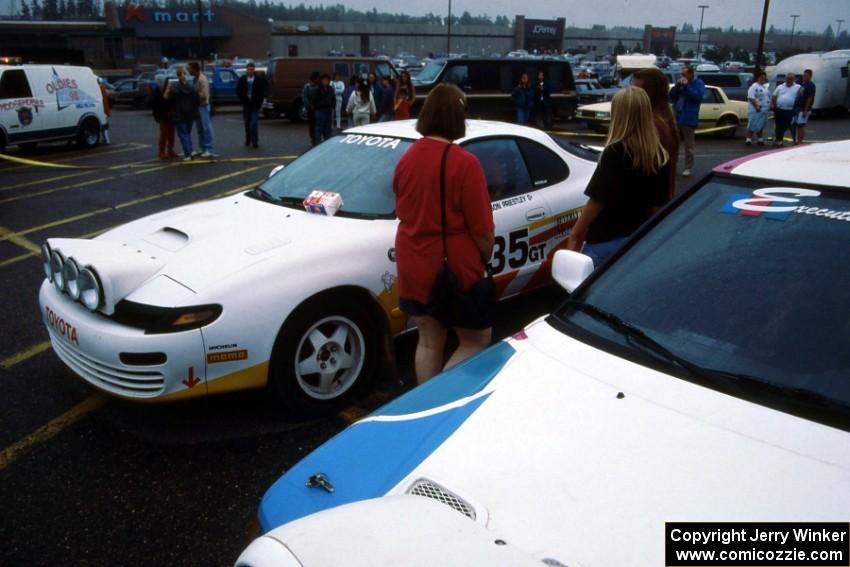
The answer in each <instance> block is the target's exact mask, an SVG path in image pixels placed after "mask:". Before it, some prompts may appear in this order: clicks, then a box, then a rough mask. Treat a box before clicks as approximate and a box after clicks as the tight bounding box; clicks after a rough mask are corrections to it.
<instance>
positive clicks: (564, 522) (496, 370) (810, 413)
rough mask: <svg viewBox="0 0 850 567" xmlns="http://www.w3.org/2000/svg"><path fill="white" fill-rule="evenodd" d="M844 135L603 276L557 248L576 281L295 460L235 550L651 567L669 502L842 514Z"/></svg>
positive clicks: (845, 443)
mask: <svg viewBox="0 0 850 567" xmlns="http://www.w3.org/2000/svg"><path fill="white" fill-rule="evenodd" d="M848 153H850V141H845V142H837V143H831V144H820V145H811V146H806V147H798V148H794V149H792V150H786V151H780V152H772V153H767V154H761V155H760V156H755V157H752V158H747V159H744V160H739V161H737V162H732V163H729V164H726V165H724V166H721V167H719V168H717V169H715V171H714V173H713V174H712V175H710V176H708V177H707V178H706V179H705V180H703V181H702V183H700V184H699V186H697V187H695V188H694V189H692V190H690V191H689V192H688V193H687V194H686V195H684V196H682V197H680V198H678V199H677V200H676V201H674V202H673V203H671V204H670V205H669V206H668V207H666V208H665V209H664V210H663V211H662V212H661V213H660V214H659V215H656V216H655V217H654V218H653V219H651V220H650V221H649V222H648V223H647V224H646V225H644V226H643V227H641V228H640V229H638V231H637V233H636V234H635V235H634V236H633V237H632V238H631V239H630V240H629V241H628V242H627V243H626V244H625V245H624V246H623V247H622V248H621V249H620V250H619V251H618V252H617V253H615V255H614V256H612V257H611V258H610V259H609V260H608V261H607V262H606V263H604V264H603V265H602V266H600V267H599V268H597V269H596V270H595V271H593V264H592V262H591V260H590V258H588V257H587V256H584V255H582V254H579V253H577V252H572V251H559V252H557V253H556V255H555V259H554V266H553V273H554V277H555V279H556V280H557V281H558V283H560V284H561V285H562V286H563V287H564V288H565V289H566V290H567V291H569V292H571V295H570V297H569V299H567V300H566V301H565V302H564V303H563V304H562V305H561V306H560V307H558V308H557V309H556V310H555V311H554V312H553V313H552V315H550V316H549V317H547V318H545V319H540V320H538V321H536V322H534V323H532V324H531V325H529V326H528V327H526V328H525V329H524V330H522V331H520V332H518V333H516V334H515V335H514V336H513V337H512V338H511V339H508V340H506V341H502V342H500V343H498V344H496V345H495V346H493V347H491V348H490V349H488V350H486V351H484V352H483V353H480V354H479V355H477V356H476V357H474V358H472V359H470V360H469V361H467V362H465V363H464V364H461V365H459V366H457V367H455V368H453V369H451V370H449V371H447V372H445V373H443V374H442V375H439V376H437V377H435V378H434V379H432V380H431V381H429V382H427V383H425V384H424V385H422V386H420V387H419V388H417V389H416V390H413V391H412V392H410V393H408V394H407V395H405V396H403V397H401V398H399V399H397V400H395V401H393V402H392V403H390V404H389V405H387V406H385V407H383V408H382V409H379V410H378V411H377V412H375V413H373V414H372V415H370V416H369V417H367V418H365V419H363V420H361V421H360V422H358V423H356V424H355V425H353V426H351V427H349V428H348V429H346V430H345V431H343V432H342V433H340V434H339V435H337V436H336V437H334V438H333V439H331V440H330V441H328V442H327V443H325V444H324V445H322V446H321V447H319V448H318V449H317V450H316V451H314V452H313V453H312V454H311V455H309V456H308V457H306V458H305V459H304V460H302V461H301V462H300V463H298V464H296V465H295V466H294V467H293V468H291V469H290V470H289V471H287V472H286V474H284V475H283V476H282V477H281V478H280V479H279V480H278V481H277V482H276V483H275V484H274V485H273V486H272V487H271V488H270V489H269V490H268V492H266V494H265V496H264V498H263V500H262V503H261V505H260V509H259V520H260V525H261V528H262V530H263V531H264V532H265V535H264V536H262V537H260V538H258V539H257V540H255V542H254V543H253V544H251V545H250V547H248V549H247V550H246V551H245V552H244V553H243V555H242V556H241V557H240V559H239V560H238V561H237V563H236V565H237V567H271V566H300V567H325V566H331V565H341V564H344V565H346V566H348V567H360V566H366V565H406V566H423V567H425V566H429V567H430V566H433V565H440V566H461V565H511V566H514V565H522V566H525V565H528V566H533V565H538V566H539V565H541V564H546V565H585V566H620V565H637V566H652V565H666V564H669V562H667V561H665V546H664V536H663V534H664V529H665V522H669V521H699V522H708V523H710V522H724V521H735V522H755V521H769V522H790V521H793V522H813V521H824V522H826V521H829V522H842V523H843V524H844V527H845V528H846V522H847V511H848V510H850V381H848V380H847V376H848V375H850V318H848V317H847V316H846V314H847V313H848V312H850V268H848V267H847V265H846V262H842V259H843V258H845V256H844V254H845V253H846V248H847V243H848V241H850V222H848V221H850V190H848V187H847V179H848V178H850V163H848V161H847V159H846V158H847V155H848ZM705 525H710V524H705ZM756 529H758V527H757V526H756ZM836 529H838V528H836ZM718 531H719V530H718ZM800 531H803V530H800ZM838 533H839V532H836V534H838ZM842 537H843V536H842ZM827 541H828V540H827ZM841 541H844V542H845V543H846V540H843V539H842V540H841ZM712 549H713V548H712ZM747 549H749V544H747ZM785 549H788V548H787V547H786V548H785ZM844 553H846V549H845V551H844ZM844 557H845V558H846V555H844ZM668 559H669V558H668ZM730 563H731V562H730ZM752 563H756V562H752Z"/></svg>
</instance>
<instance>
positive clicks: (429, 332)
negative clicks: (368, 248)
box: [393, 84, 494, 383]
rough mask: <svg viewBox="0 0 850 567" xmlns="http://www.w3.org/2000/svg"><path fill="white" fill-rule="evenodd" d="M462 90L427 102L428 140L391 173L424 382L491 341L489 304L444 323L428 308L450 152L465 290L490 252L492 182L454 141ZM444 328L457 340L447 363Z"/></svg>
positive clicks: (450, 212)
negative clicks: (442, 183) (442, 184)
mask: <svg viewBox="0 0 850 567" xmlns="http://www.w3.org/2000/svg"><path fill="white" fill-rule="evenodd" d="M465 106H466V102H465V99H464V95H463V92H462V91H461V90H460V89H458V88H457V87H456V86H454V85H449V84H441V85H438V86H437V87H435V88H434V89H433V90H432V91H431V92H430V93H429V94H428V98H427V99H426V100H425V104H424V105H423V107H422V111H421V112H420V114H419V119H418V121H417V123H416V129H417V131H418V132H419V133H420V134H422V136H423V138H422V139H420V140H418V141H417V142H416V143H414V144H413V145H412V146H411V147H410V148H409V149H408V150H407V151H406V152H405V154H404V155H403V156H402V158H401V160H399V163H398V166H396V169H395V175H394V176H393V191H394V192H395V195H396V215H397V216H398V219H399V221H400V222H399V226H398V231H397V233H396V241H395V249H396V261H397V263H398V284H399V295H400V297H401V301H400V307H401V310H402V311H404V312H405V313H407V314H408V315H410V316H411V317H413V322H414V323H415V324H416V326H417V327H418V328H419V342H418V344H417V347H416V378H417V381H418V382H419V383H422V382H425V381H426V380H428V379H429V378H431V377H432V376H434V375H435V374H437V373H438V372H440V371H441V370H442V369H443V368H448V367H450V366H453V365H455V364H457V363H459V362H460V361H462V360H464V359H466V358H468V357H470V356H472V355H473V354H475V353H476V352H478V351H479V350H481V349H483V348H485V347H486V346H487V345H489V344H490V337H491V326H492V323H491V321H490V318H491V316H492V313H491V311H492V310H491V304H492V302H489V301H484V302H482V303H483V305H484V306H483V307H482V309H481V310H480V312H477V313H464V314H453V317H452V318H451V320H450V321H447V322H445V324H444V322H441V321H439V320H438V319H436V318H435V317H434V316H433V315H432V310H431V309H430V308H429V306H428V300H429V297H430V294H431V289H432V287H433V286H434V280H435V279H436V277H437V273H438V272H439V271H440V268H441V267H442V261H443V241H442V220H441V213H440V169H441V168H440V164H441V161H442V159H443V155H444V153H445V152H446V149H447V145H448V152H447V153H445V155H446V165H445V194H446V234H447V239H446V240H447V249H448V266H449V268H450V269H451V271H452V273H454V275H455V276H456V277H457V280H458V283H459V285H460V287H461V289H463V290H464V291H469V290H471V289H473V288H474V287H475V286H476V284H478V283H479V282H480V281H481V280H482V279H483V278H484V277H485V276H486V265H487V263H488V262H489V260H490V255H491V253H492V250H493V230H494V224H493V212H492V209H491V207H490V196H489V194H488V193H487V181H486V179H485V177H484V171H483V170H482V169H481V164H480V163H479V162H478V159H477V158H476V157H475V156H474V155H472V154H470V153H469V152H467V151H466V150H464V149H463V148H461V147H460V146H455V145H453V144H452V141H454V140H457V139H459V138H463V137H464V136H465V135H466V122H465V116H464V113H465ZM447 326H451V327H452V329H453V330H454V332H455V333H456V334H457V337H458V341H459V345H458V348H457V350H456V351H455V352H454V353H453V354H452V356H451V358H450V359H449V361H448V362H447V363H446V365H445V367H443V364H442V361H443V353H444V350H445V345H446V336H447Z"/></svg>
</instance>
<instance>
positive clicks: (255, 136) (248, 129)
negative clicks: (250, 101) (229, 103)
mask: <svg viewBox="0 0 850 567" xmlns="http://www.w3.org/2000/svg"><path fill="white" fill-rule="evenodd" d="M242 120H243V121H244V122H245V142H250V143H252V144H257V143H259V136H260V127H259V120H260V113H259V112H258V111H256V110H254V109H253V108H251V107H250V106H243V107H242Z"/></svg>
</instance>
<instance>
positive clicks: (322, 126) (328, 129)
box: [314, 110, 333, 144]
mask: <svg viewBox="0 0 850 567" xmlns="http://www.w3.org/2000/svg"><path fill="white" fill-rule="evenodd" d="M332 118H333V112H332V111H331V110H317V111H316V126H315V128H316V130H315V132H316V133H315V135H314V137H315V140H316V143H317V144H321V143H322V142H324V141H325V140H327V139H329V138H330V137H331V134H333V132H332V126H333V122H332Z"/></svg>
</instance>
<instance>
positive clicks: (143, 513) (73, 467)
mask: <svg viewBox="0 0 850 567" xmlns="http://www.w3.org/2000/svg"><path fill="white" fill-rule="evenodd" d="M213 124H214V128H215V131H216V148H215V151H216V153H218V154H219V155H220V159H219V160H213V161H211V162H192V163H188V164H183V163H181V162H179V161H168V162H162V161H160V160H158V159H156V147H155V146H156V136H157V129H156V125H155V124H154V122H153V121H152V119H151V118H150V115H149V113H148V112H146V111H136V110H125V109H116V111H115V112H114V114H113V117H112V120H111V127H110V133H111V136H112V145H109V146H100V147H98V148H94V149H92V150H81V149H79V148H76V147H74V146H67V145H65V144H51V145H45V146H42V147H38V148H36V149H34V150H31V151H29V152H22V151H19V150H17V149H14V148H13V149H11V150H10V151H9V154H10V155H11V156H13V157H16V158H22V159H25V160H32V161H36V162H43V163H45V164H54V165H63V166H74V167H81V166H95V167H97V169H72V168H69V169H59V168H55V167H49V166H46V165H33V164H26V163H19V162H8V161H3V160H0V278H2V282H3V285H2V286H0V294H2V299H3V303H4V305H5V306H6V316H5V317H3V318H2V320H0V339H1V340H0V387H2V391H3V395H0V510H2V511H3V513H2V515H0V542H2V546H0V565H21V564H27V565H53V566H58V565H125V566H134V565H166V564H167V565H203V566H211V565H229V564H232V562H233V561H234V560H235V558H236V556H237V555H238V553H239V552H240V550H241V549H242V548H243V547H244V546H245V545H246V544H247V539H246V538H247V537H248V530H249V526H250V524H251V523H252V521H253V519H254V517H255V513H256V508H257V504H258V503H259V500H260V498H261V497H262V494H263V493H264V491H265V490H266V488H268V486H269V485H270V484H271V483H272V482H273V481H274V480H275V479H277V478H278V477H279V476H280V474H282V473H283V472H284V471H286V470H287V469H288V468H289V467H291V466H292V465H293V464H294V463H295V462H297V461H298V460H299V459H300V458H301V457H303V456H304V455H305V454H307V453H308V452H309V451H311V450H312V449H313V448H315V447H316V446H317V445H318V444H320V443H322V442H323V441H325V440H326V439H328V438H329V437H330V436H332V435H333V434H335V433H336V432H338V431H340V430H341V429H342V428H344V427H345V426H346V425H347V424H348V423H350V422H351V421H353V420H355V419H357V418H358V417H360V416H362V415H364V414H365V413H366V412H368V411H370V410H371V409H374V408H375V407H377V406H378V405H380V404H381V403H383V402H385V401H387V400H389V399H391V398H392V397H393V396H395V395H397V394H398V392H399V391H400V390H399V387H398V384H396V383H395V381H394V380H385V381H384V382H382V383H381V385H380V386H379V388H378V390H379V391H378V392H377V393H375V394H373V395H372V396H370V397H368V398H367V399H365V400H362V401H360V402H358V403H357V405H356V406H353V407H351V408H348V409H347V410H345V411H342V412H340V413H339V414H337V415H334V416H330V417H327V418H323V419H316V420H312V421H297V420H294V419H292V418H290V417H288V416H287V415H285V413H284V412H283V411H282V409H281V407H280V406H278V405H277V404H276V403H275V402H274V401H272V400H270V399H269V396H265V395H264V394H263V393H262V392H246V393H241V394H234V395H227V396H221V397H217V398H209V399H202V400H198V401H192V402H185V403H173V404H168V405H147V404H145V405H138V404H133V403H129V402H125V401H122V400H117V399H113V398H109V397H106V396H103V395H101V394H98V393H96V392H95V391H94V390H92V389H91V388H89V387H88V386H86V385H85V384H84V383H83V382H82V381H81V380H80V379H78V378H76V377H75V375H74V374H72V373H71V371H70V370H68V369H67V368H65V367H64V365H63V364H62V363H61V362H60V361H59V360H58V359H57V358H56V356H55V355H54V354H53V353H52V351H51V350H50V348H49V346H48V343H47V333H46V331H45V329H44V327H43V325H42V323H41V317H40V315H39V311H38V302H37V293H38V287H39V285H40V284H41V281H42V280H43V273H42V268H41V263H40V261H39V256H38V248H39V246H40V244H41V242H42V241H43V240H44V239H45V238H47V237H91V236H94V235H97V234H99V233H101V232H103V231H104V230H107V229H108V228H110V227H113V226H116V225H119V224H121V223H124V222H127V221H130V220H133V219H136V218H140V217H143V216H146V215H149V214H152V213H155V212H158V211H162V210H165V209H169V208H172V207H175V206H180V205H185V204H188V203H192V202H195V201H199V200H205V199H212V198H215V197H218V196H223V195H227V194H231V193H235V192H239V191H243V190H245V189H247V188H249V187H252V186H253V185H254V184H256V183H257V182H258V181H260V180H262V179H263V178H265V177H266V176H267V175H268V173H269V171H270V170H271V169H272V168H273V167H274V166H275V165H278V164H281V163H286V162H287V161H289V159H291V156H296V155H298V154H300V153H302V152H304V151H305V150H306V149H307V148H308V143H307V131H306V127H305V126H303V125H293V124H290V123H289V122H288V121H286V120H278V121H267V120H264V121H262V122H261V126H260V148H259V149H253V148H246V147H244V146H243V145H242V142H243V130H242V125H241V117H240V114H239V113H238V112H236V111H234V110H230V111H228V110H224V111H221V112H219V113H218V114H217V115H216V116H215V117H214V120H213ZM848 126H850V118H848V117H847V116H842V117H834V118H830V119H823V120H815V121H813V122H812V123H811V124H810V126H809V132H808V138H809V140H812V141H826V140H832V139H841V138H842V137H846V136H847V135H848V134H850V128H848ZM558 127H559V129H562V130H565V131H568V132H571V133H573V134H579V135H576V136H574V138H575V139H576V140H577V141H581V142H586V143H590V144H600V145H601V144H602V143H603V140H602V139H600V138H594V137H582V136H581V135H580V134H584V133H585V131H584V130H583V129H582V127H581V125H577V124H560V125H558ZM742 134H743V132H742V131H741V130H739V133H738V137H737V138H735V139H731V140H730V139H723V138H713V137H706V138H698V140H697V161H696V168H695V170H694V175H693V177H691V178H683V177H679V178H678V180H679V187H678V190H679V191H683V190H685V189H687V187H689V186H690V185H691V184H693V183H696V182H697V181H699V179H700V178H701V177H702V176H703V175H705V174H706V173H708V172H709V171H710V170H711V168H713V167H714V166H715V165H717V164H719V163H722V162H725V161H728V160H731V159H735V158H737V157H740V156H742V155H744V154H746V153H752V152H755V151H758V150H760V149H762V148H746V147H745V146H744V144H743V138H742ZM562 298H563V294H562V293H561V292H560V291H559V290H557V289H550V290H547V291H544V292H541V293H537V294H535V295H533V296H531V297H527V298H523V299H519V300H514V301H511V302H510V304H509V305H504V306H502V307H500V309H499V312H498V314H497V325H496V329H495V330H496V335H497V336H498V337H504V336H506V335H508V334H510V333H512V332H514V331H516V330H518V329H520V328H522V327H523V326H524V325H525V324H526V323H528V322H529V321H531V320H533V319H535V318H536V317H538V316H540V315H542V314H545V313H546V312H548V311H549V310H551V309H552V308H553V307H554V306H555V305H557V303H558V302H559V301H560V300H561V299H562ZM414 342H415V337H413V336H411V335H406V336H403V337H401V338H399V339H397V341H396V352H397V358H398V361H399V363H398V364H399V374H400V375H401V376H402V377H407V378H409V377H410V375H411V374H412V372H411V363H412V353H413V345H414Z"/></svg>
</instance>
